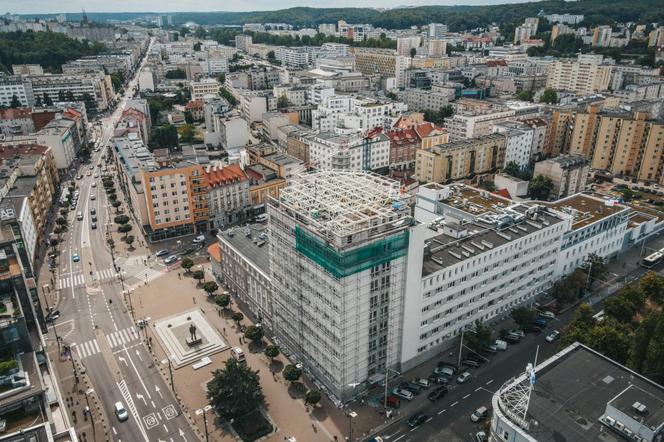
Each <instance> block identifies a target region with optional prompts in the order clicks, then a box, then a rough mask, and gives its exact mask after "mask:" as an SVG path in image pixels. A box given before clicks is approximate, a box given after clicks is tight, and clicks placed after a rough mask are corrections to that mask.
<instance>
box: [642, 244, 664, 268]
mask: <svg viewBox="0 0 664 442" xmlns="http://www.w3.org/2000/svg"><path fill="white" fill-rule="evenodd" d="M662 250H664V249H662ZM662 250H660V251H658V252H655V253H652V254H650V255H648V256H646V257H645V258H643V261H641V265H642V266H643V267H645V268H647V269H651V268H653V267H655V266H656V265H657V264H659V263H660V262H662V259H664V253H663V252H662Z"/></svg>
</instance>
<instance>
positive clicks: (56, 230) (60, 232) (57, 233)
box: [53, 226, 67, 241]
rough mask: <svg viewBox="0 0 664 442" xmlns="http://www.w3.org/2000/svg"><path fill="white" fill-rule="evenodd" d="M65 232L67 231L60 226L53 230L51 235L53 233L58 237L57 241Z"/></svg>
mask: <svg viewBox="0 0 664 442" xmlns="http://www.w3.org/2000/svg"><path fill="white" fill-rule="evenodd" d="M66 231H67V229H66V228H64V227H61V226H58V227H56V228H55V229H53V233H55V234H56V235H58V241H59V240H60V238H61V237H62V234H63V233H65V232H66Z"/></svg>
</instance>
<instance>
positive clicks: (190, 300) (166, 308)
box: [131, 264, 347, 442]
mask: <svg viewBox="0 0 664 442" xmlns="http://www.w3.org/2000/svg"><path fill="white" fill-rule="evenodd" d="M203 266H204V268H205V273H206V280H208V281H209V280H210V279H211V274H210V272H209V265H208V264H204V265H203ZM178 274H180V277H178ZM131 296H132V303H133V307H134V311H135V316H134V317H135V318H147V317H149V318H150V320H149V322H150V323H151V324H153V322H154V321H155V320H158V319H161V318H164V317H168V316H171V315H173V314H176V313H181V312H185V311H188V310H191V309H194V308H196V309H200V310H201V312H202V313H203V314H204V315H205V317H206V319H207V321H208V322H209V323H210V324H211V325H212V327H214V328H215V329H216V330H217V332H218V333H219V334H220V335H221V336H222V338H224V339H225V340H226V341H227V344H228V345H229V347H235V346H240V347H242V348H243V349H244V351H245V355H246V358H247V363H248V365H249V366H250V367H252V368H253V369H256V370H258V371H259V376H260V380H261V386H262V387H263V393H264V394H265V398H266V401H265V402H266V410H267V413H268V415H269V418H270V419H271V420H272V422H273V424H274V426H275V427H276V430H275V432H274V433H272V434H270V435H269V436H267V437H266V438H264V439H263V440H266V441H283V440H284V438H285V437H290V436H294V437H295V438H296V439H297V440H298V441H307V442H308V441H312V442H317V441H321V442H323V441H326V442H327V441H332V440H334V437H335V436H336V437H337V440H340V441H341V440H343V436H344V434H342V432H340V431H339V430H338V429H337V427H336V425H335V423H334V422H333V420H334V421H338V420H339V418H342V419H346V421H345V422H347V418H344V417H343V416H342V415H341V413H340V412H339V410H337V409H336V408H335V407H334V406H333V405H331V404H329V403H326V402H325V401H321V404H319V406H318V407H317V409H316V410H315V411H313V412H308V410H307V409H306V408H305V406H304V402H303V400H302V399H292V398H291V396H290V395H289V393H288V387H289V382H287V381H285V380H284V379H283V378H282V377H281V375H280V374H279V373H280V372H281V370H282V369H283V367H285V366H286V365H287V364H288V361H287V360H286V359H285V358H284V357H283V356H280V357H278V358H277V359H276V360H275V363H274V365H273V366H272V367H273V368H274V369H275V372H276V373H277V374H276V375H275V376H274V377H273V375H272V374H271V372H270V362H269V360H268V358H266V357H265V356H264V355H263V354H262V352H256V353H254V352H252V350H251V349H250V348H249V345H247V343H246V342H244V341H243V343H242V344H241V343H240V338H241V334H240V332H239V330H238V329H236V327H235V324H234V322H233V321H231V320H230V319H226V318H223V317H222V312H221V310H220V309H218V307H217V306H216V305H215V304H213V303H211V302H210V301H208V300H207V296H206V294H205V292H204V291H203V290H201V289H197V288H196V280H194V279H193V278H190V277H189V276H185V272H184V270H181V269H176V270H172V271H171V272H169V273H168V274H166V275H164V276H163V277H161V278H158V279H156V280H154V281H152V282H150V283H148V284H147V285H144V286H142V287H139V288H137V289H136V290H135V291H134V292H133V294H132V295H131ZM233 307H234V308H235V309H237V306H235V305H234V306H233ZM242 323H243V324H244V325H249V321H248V320H247V319H245V320H244V321H242ZM146 333H147V336H148V339H149V338H152V343H153V344H154V345H153V347H152V351H153V357H154V361H155V365H156V366H158V367H159V368H160V372H161V374H162V376H163V377H164V379H165V380H166V382H167V384H170V378H169V368H168V364H167V363H162V361H164V360H166V354H165V353H164V351H163V350H162V348H161V346H160V345H159V342H158V339H157V338H156V337H155V335H154V328H153V327H152V326H150V327H149V328H148V329H147V330H146ZM143 338H144V340H145V339H146V338H145V333H144V335H143ZM229 357H230V352H229V351H228V349H226V350H224V351H222V352H221V353H216V354H213V355H212V356H210V359H212V364H210V365H208V366H206V367H204V368H201V369H200V370H194V369H193V368H192V366H191V365H187V366H184V367H181V368H180V369H177V370H175V369H174V370H173V378H174V384H175V391H176V393H177V398H178V400H179V401H180V404H181V407H182V410H183V413H185V414H186V415H187V416H188V419H189V421H190V422H194V424H195V428H197V429H198V431H199V434H200V435H201V436H203V421H202V417H200V416H197V415H196V414H195V410H197V409H200V408H202V407H204V406H205V405H206V404H207V403H208V401H207V398H206V393H205V391H206V390H205V385H206V383H207V382H208V381H209V380H211V379H212V372H213V371H214V370H216V369H219V368H222V367H223V364H224V361H225V360H226V359H228V358H229ZM208 417H209V416H208ZM333 417H334V419H333ZM208 430H210V440H214V441H233V440H235V438H234V437H233V436H232V434H231V433H230V429H229V428H228V427H226V426H225V425H223V424H222V425H220V424H219V422H213V419H208Z"/></svg>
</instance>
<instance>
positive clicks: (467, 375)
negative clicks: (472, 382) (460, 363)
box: [457, 371, 470, 384]
mask: <svg viewBox="0 0 664 442" xmlns="http://www.w3.org/2000/svg"><path fill="white" fill-rule="evenodd" d="M468 379H470V373H468V372H467V371H464V372H463V373H461V374H460V375H459V377H458V378H457V382H458V383H460V384H463V383H464V382H466V381H467V380H468Z"/></svg>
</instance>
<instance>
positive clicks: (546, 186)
mask: <svg viewBox="0 0 664 442" xmlns="http://www.w3.org/2000/svg"><path fill="white" fill-rule="evenodd" d="M552 190H553V181H551V178H549V177H545V176H542V175H537V176H536V177H535V178H533V179H532V180H531V181H530V183H528V195H530V197H531V198H533V199H536V200H541V201H546V200H548V199H549V195H550V194H551V191H552Z"/></svg>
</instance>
